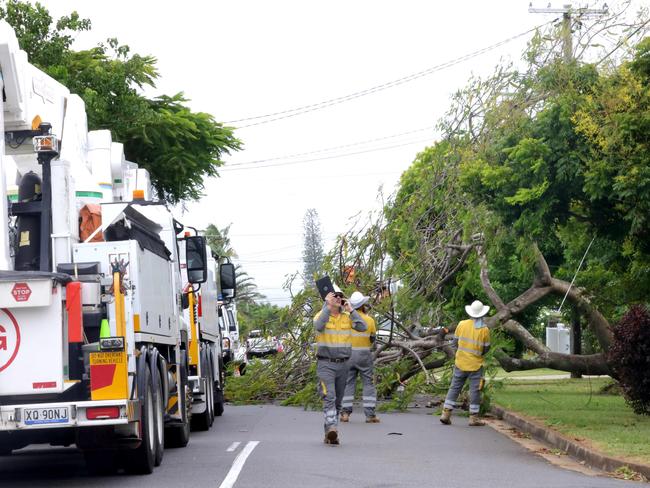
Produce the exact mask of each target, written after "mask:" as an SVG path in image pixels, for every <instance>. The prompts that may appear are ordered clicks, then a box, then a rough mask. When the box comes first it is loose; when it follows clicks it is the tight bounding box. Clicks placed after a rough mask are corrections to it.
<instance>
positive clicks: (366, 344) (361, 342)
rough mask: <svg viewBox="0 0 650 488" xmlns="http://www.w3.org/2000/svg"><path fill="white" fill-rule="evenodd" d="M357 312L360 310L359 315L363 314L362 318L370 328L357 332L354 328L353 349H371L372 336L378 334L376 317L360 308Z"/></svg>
mask: <svg viewBox="0 0 650 488" xmlns="http://www.w3.org/2000/svg"><path fill="white" fill-rule="evenodd" d="M357 312H359V315H361V318H362V319H363V321H364V322H365V323H366V325H367V326H368V328H367V329H366V330H365V331H363V332H357V331H356V330H353V331H352V332H351V334H352V350H353V351H365V350H370V348H371V347H372V342H371V341H370V336H371V335H376V334H377V324H376V323H375V319H373V318H372V317H371V316H370V315H367V314H365V313H363V312H361V311H360V310H357Z"/></svg>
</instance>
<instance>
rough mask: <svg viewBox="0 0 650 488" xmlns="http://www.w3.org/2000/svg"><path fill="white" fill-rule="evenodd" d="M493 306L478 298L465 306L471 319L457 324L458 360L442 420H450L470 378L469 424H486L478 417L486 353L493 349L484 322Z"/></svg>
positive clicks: (449, 422)
mask: <svg viewBox="0 0 650 488" xmlns="http://www.w3.org/2000/svg"><path fill="white" fill-rule="evenodd" d="M489 310H490V307H488V306H487V305H483V304H482V303H481V302H480V301H479V300H475V301H474V302H472V304H471V305H467V306H466V307H465V311H466V312H467V315H469V316H470V317H471V319H469V320H462V321H460V322H459V323H458V327H456V332H455V335H454V344H455V345H456V347H457V349H456V360H455V364H454V374H453V376H452V378H451V386H450V387H449V391H448V392H447V398H445V404H444V408H443V410H442V415H441V416H440V422H442V423H443V424H446V425H449V424H451V412H452V410H453V409H454V407H456V400H457V399H458V395H460V392H461V390H462V389H463V386H464V385H465V381H467V380H469V425H470V426H481V425H485V423H484V422H483V421H481V419H480V418H479V409H480V407H481V390H482V388H483V362H484V356H485V354H486V353H487V352H488V350H489V349H490V329H488V328H487V325H486V324H485V321H484V317H485V315H487V313H488V311H489Z"/></svg>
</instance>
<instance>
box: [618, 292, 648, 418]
mask: <svg viewBox="0 0 650 488" xmlns="http://www.w3.org/2000/svg"><path fill="white" fill-rule="evenodd" d="M608 360H609V365H610V367H611V368H612V371H613V372H614V374H615V376H616V377H617V378H618V380H619V381H620V383H621V390H622V391H623V395H624V396H625V399H626V401H627V403H628V405H630V407H632V409H633V410H634V412H635V413H637V414H643V415H650V311H648V308H647V307H645V306H642V305H635V306H633V307H631V308H630V310H629V311H628V312H627V313H626V314H625V315H624V316H623V318H622V319H621V321H620V322H619V323H618V324H617V325H616V327H615V329H614V341H613V342H612V345H611V347H610V349H609V352H608Z"/></svg>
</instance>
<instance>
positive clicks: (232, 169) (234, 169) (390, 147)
mask: <svg viewBox="0 0 650 488" xmlns="http://www.w3.org/2000/svg"><path fill="white" fill-rule="evenodd" d="M424 142H431V139H430V138H428V139H418V140H416V141H411V142H405V143H402V144H395V145H392V146H383V147H376V148H371V149H365V150H363V151H357V152H351V153H343V154H335V155H333V156H323V157H320V158H312V159H304V160H301V161H289V162H285V163H275V164H266V165H255V166H245V167H243V168H228V167H225V168H223V169H221V170H219V172H220V173H222V172H224V171H225V172H232V171H245V170H249V169H258V168H274V167H277V166H291V165H294V164H304V163H312V162H314V161H324V160H326V159H336V158H344V157H347V156H356V155H358V154H366V153H370V152H377V151H386V150H388V149H395V148H398V147H404V146H410V145H413V144H422V143H424Z"/></svg>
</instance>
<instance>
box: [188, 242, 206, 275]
mask: <svg viewBox="0 0 650 488" xmlns="http://www.w3.org/2000/svg"><path fill="white" fill-rule="evenodd" d="M185 262H186V263H187V281H189V282H190V283H192V284H198V283H205V282H206V281H207V279H208V258H207V255H206V252H205V238H204V237H202V236H188V237H186V238H185Z"/></svg>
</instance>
